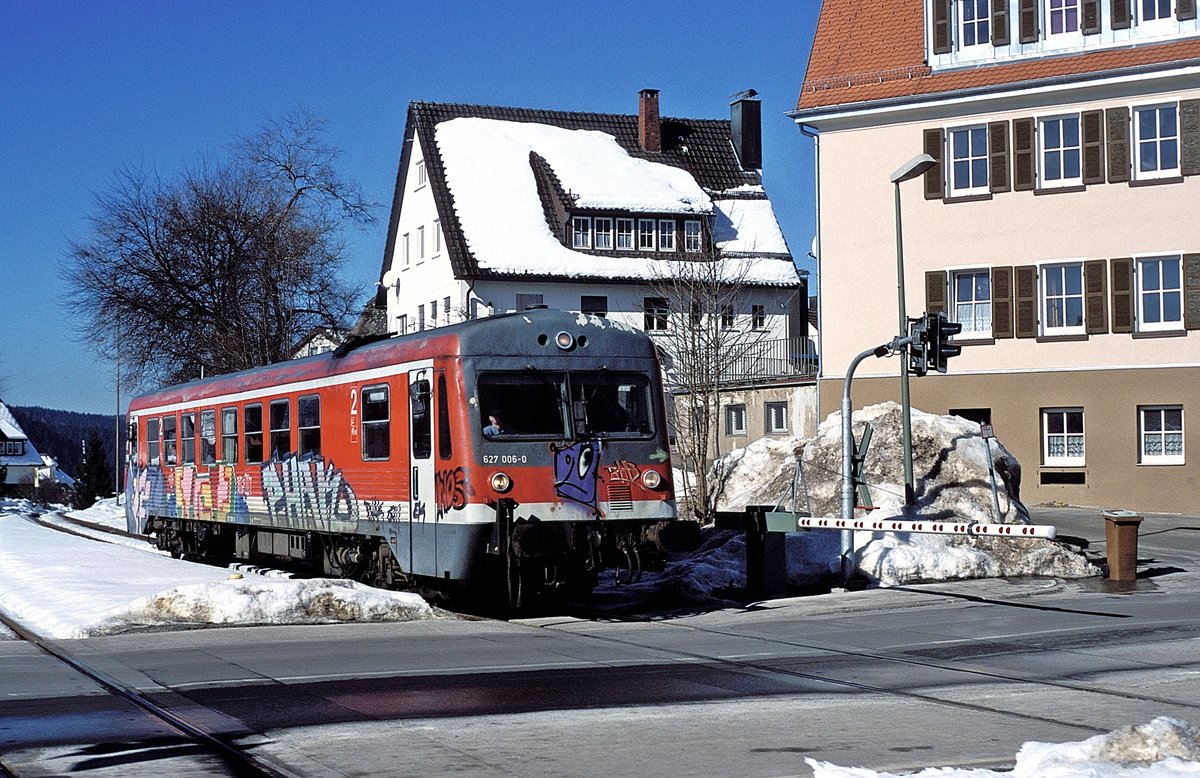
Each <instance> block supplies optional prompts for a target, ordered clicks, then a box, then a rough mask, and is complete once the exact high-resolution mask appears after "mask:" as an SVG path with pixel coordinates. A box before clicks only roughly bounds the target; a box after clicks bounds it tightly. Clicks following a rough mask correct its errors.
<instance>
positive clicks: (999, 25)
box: [992, 0, 1008, 46]
mask: <svg viewBox="0 0 1200 778" xmlns="http://www.w3.org/2000/svg"><path fill="white" fill-rule="evenodd" d="M992 45H993V46H1007V45H1008V0H992Z"/></svg>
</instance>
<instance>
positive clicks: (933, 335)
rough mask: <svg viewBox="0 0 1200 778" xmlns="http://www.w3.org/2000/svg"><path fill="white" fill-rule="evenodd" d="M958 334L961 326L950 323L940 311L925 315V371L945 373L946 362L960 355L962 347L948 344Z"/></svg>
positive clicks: (956, 323)
mask: <svg viewBox="0 0 1200 778" xmlns="http://www.w3.org/2000/svg"><path fill="white" fill-rule="evenodd" d="M960 332H962V325H961V324H959V323H958V322H954V321H950V320H949V319H947V318H946V314H944V313H942V312H941V311H938V312H937V313H926V314H925V339H926V342H927V345H926V348H925V359H926V363H925V364H926V368H925V369H926V371H928V370H936V371H938V372H939V373H945V372H946V360H948V359H949V358H950V357H956V356H958V355H959V354H961V353H962V346H958V345H955V344H953V343H951V342H950V338H951V337H952V336H954V335H957V334H958V333H960ZM922 375H924V373H922Z"/></svg>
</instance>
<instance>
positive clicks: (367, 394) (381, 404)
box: [362, 385, 392, 459]
mask: <svg viewBox="0 0 1200 778" xmlns="http://www.w3.org/2000/svg"><path fill="white" fill-rule="evenodd" d="M362 403H363V414H362V429H363V438H362V440H363V444H362V446H363V447H362V457H363V459H387V458H388V457H389V456H391V451H392V448H391V433H390V429H391V425H390V419H391V415H390V406H389V405H388V388H387V386H386V385H384V386H368V387H366V388H365V389H363V393H362Z"/></svg>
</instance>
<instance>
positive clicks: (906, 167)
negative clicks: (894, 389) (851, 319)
mask: <svg viewBox="0 0 1200 778" xmlns="http://www.w3.org/2000/svg"><path fill="white" fill-rule="evenodd" d="M936 164H937V160H935V159H934V158H933V157H931V156H929V155H928V154H918V155H917V156H915V157H913V158H912V159H910V160H909V161H908V162H905V163H904V164H903V165H901V166H900V168H899V169H898V170H897V171H896V172H895V173H892V178H891V181H892V185H893V187H894V188H895V193H896V197H895V201H896V296H897V298H898V302H899V310H900V319H899V334H898V337H901V338H903V337H905V336H906V335H908V311H907V310H906V308H905V301H904V228H903V224H902V221H901V217H900V184H901V183H902V182H904V181H908V180H909V179H912V178H916V177H917V176H920V175H923V174H924V173H925V171H927V170H929V168H931V167H933V166H934V165H936ZM900 406H901V408H902V409H903V411H904V412H903V415H902V419H903V445H904V504H905V505H912V504H913V502H914V501H915V489H914V488H913V464H912V404H911V402H910V400H909V394H908V350H907V349H905V351H904V353H903V354H901V355H900Z"/></svg>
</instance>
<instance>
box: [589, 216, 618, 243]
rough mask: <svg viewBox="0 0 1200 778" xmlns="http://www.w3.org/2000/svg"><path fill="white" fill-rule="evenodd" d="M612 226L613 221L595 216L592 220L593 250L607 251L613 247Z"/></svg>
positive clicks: (605, 217)
mask: <svg viewBox="0 0 1200 778" xmlns="http://www.w3.org/2000/svg"><path fill="white" fill-rule="evenodd" d="M612 224H613V220H612V219H611V218H609V217H607V216H597V217H596V218H594V219H592V226H593V229H594V232H593V245H594V246H595V248H598V249H605V250H608V249H611V248H612V247H613V234H612Z"/></svg>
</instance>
